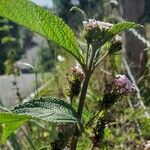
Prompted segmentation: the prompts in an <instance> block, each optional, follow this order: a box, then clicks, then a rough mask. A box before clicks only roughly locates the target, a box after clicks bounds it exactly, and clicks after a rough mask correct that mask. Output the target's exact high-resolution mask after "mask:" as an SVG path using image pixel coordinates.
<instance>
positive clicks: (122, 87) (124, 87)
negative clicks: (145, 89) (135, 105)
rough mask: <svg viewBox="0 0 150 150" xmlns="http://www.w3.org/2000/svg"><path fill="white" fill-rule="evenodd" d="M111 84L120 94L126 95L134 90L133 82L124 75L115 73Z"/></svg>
mask: <svg viewBox="0 0 150 150" xmlns="http://www.w3.org/2000/svg"><path fill="white" fill-rule="evenodd" d="M113 84H114V85H113V87H114V88H115V91H116V92H117V94H121V95H122V96H127V95H129V94H131V93H132V92H133V90H134V87H133V84H132V83H131V81H130V80H129V79H128V78H127V77H126V76H125V75H117V76H116V78H115V79H114V80H113Z"/></svg>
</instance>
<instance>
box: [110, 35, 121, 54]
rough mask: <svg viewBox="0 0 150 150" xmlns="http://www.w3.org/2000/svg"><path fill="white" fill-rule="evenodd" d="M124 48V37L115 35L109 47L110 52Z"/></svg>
mask: <svg viewBox="0 0 150 150" xmlns="http://www.w3.org/2000/svg"><path fill="white" fill-rule="evenodd" d="M121 49H122V38H121V36H119V35H116V36H115V39H114V40H113V41H112V43H111V46H110V48H109V53H111V54H113V53H114V52H117V51H120V50H121Z"/></svg>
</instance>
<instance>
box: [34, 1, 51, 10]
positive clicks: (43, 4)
mask: <svg viewBox="0 0 150 150" xmlns="http://www.w3.org/2000/svg"><path fill="white" fill-rule="evenodd" d="M32 1H33V2H35V3H37V4H39V5H41V6H47V7H50V8H51V7H52V6H53V2H52V0H32Z"/></svg>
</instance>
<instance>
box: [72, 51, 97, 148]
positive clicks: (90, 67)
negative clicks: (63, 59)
mask: <svg viewBox="0 0 150 150" xmlns="http://www.w3.org/2000/svg"><path fill="white" fill-rule="evenodd" d="M95 52H96V51H92V54H91V57H90V61H89V65H88V67H87V70H86V72H85V79H84V81H83V85H82V89H81V94H80V97H79V106H78V111H77V113H78V117H79V122H81V118H82V112H83V108H84V103H85V98H86V93H87V89H88V85H89V81H90V77H91V75H92V72H93V59H94V56H95ZM87 59H88V58H87ZM75 133H78V128H77V127H76V129H75ZM78 138H79V135H74V137H73V139H72V142H71V146H70V150H76V147H77V143H78Z"/></svg>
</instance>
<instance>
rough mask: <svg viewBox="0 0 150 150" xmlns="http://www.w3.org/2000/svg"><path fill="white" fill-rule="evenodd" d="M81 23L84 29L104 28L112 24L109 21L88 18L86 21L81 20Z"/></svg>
mask: <svg viewBox="0 0 150 150" xmlns="http://www.w3.org/2000/svg"><path fill="white" fill-rule="evenodd" d="M83 25H84V28H85V29H86V30H92V29H94V28H100V29H105V30H106V29H109V28H110V27H112V26H113V24H111V23H107V22H102V21H96V20H95V19H89V20H88V21H83Z"/></svg>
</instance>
